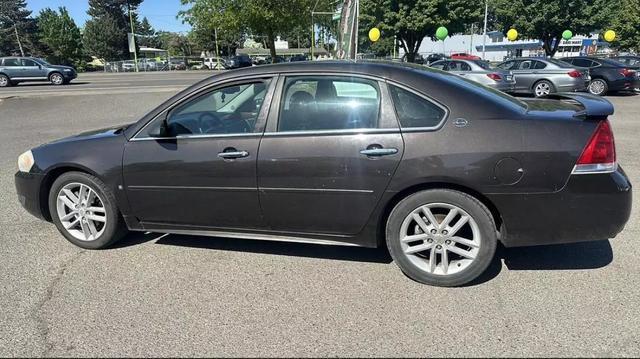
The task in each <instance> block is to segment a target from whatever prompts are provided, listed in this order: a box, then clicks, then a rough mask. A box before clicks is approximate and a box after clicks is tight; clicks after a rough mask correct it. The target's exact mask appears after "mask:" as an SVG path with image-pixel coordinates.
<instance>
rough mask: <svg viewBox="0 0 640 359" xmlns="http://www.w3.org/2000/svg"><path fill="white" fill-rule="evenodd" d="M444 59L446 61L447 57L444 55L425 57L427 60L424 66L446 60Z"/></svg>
mask: <svg viewBox="0 0 640 359" xmlns="http://www.w3.org/2000/svg"><path fill="white" fill-rule="evenodd" d="M446 59H448V57H447V55H445V54H429V56H427V59H426V64H427V65H430V64H432V63H434V62H436V61H440V60H446Z"/></svg>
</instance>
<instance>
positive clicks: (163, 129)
mask: <svg viewBox="0 0 640 359" xmlns="http://www.w3.org/2000/svg"><path fill="white" fill-rule="evenodd" d="M149 136H151V137H155V138H166V137H171V131H170V130H169V123H168V122H167V118H166V117H165V118H163V119H162V121H160V126H158V127H157V128H154V129H153V130H151V131H150V132H149Z"/></svg>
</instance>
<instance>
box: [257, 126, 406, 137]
mask: <svg viewBox="0 0 640 359" xmlns="http://www.w3.org/2000/svg"><path fill="white" fill-rule="evenodd" d="M399 132H400V129H398V128H353V129H342V130H309V131H282V132H271V131H270V132H265V133H264V136H267V137H279V136H305V135H310V136H316V135H360V134H362V135H365V134H370V133H399Z"/></svg>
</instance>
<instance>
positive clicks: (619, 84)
mask: <svg viewBox="0 0 640 359" xmlns="http://www.w3.org/2000/svg"><path fill="white" fill-rule="evenodd" d="M637 87H640V80H638V79H635V78H624V79H621V80H615V81H611V82H609V91H633V89H634V88H637Z"/></svg>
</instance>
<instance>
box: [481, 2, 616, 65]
mask: <svg viewBox="0 0 640 359" xmlns="http://www.w3.org/2000/svg"><path fill="white" fill-rule="evenodd" d="M610 3H611V0H563V1H549V0H515V1H514V0H494V1H493V2H492V3H491V4H492V5H493V11H494V13H495V16H496V19H497V24H496V25H497V27H498V29H499V30H502V31H505V32H506V31H507V30H509V29H510V28H514V29H516V30H518V32H519V33H520V37H523V38H530V39H539V40H541V41H542V44H543V48H544V50H545V53H546V54H547V56H553V55H554V54H555V53H556V51H558V45H560V39H562V32H563V31H564V30H567V29H569V30H571V31H572V32H573V33H574V34H579V35H589V33H590V32H592V31H595V30H598V29H600V28H601V27H602V26H603V22H604V21H605V19H606V18H607V17H608V16H607V14H606V12H607V11H609V10H608V9H609V6H608V5H609V4H610Z"/></svg>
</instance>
